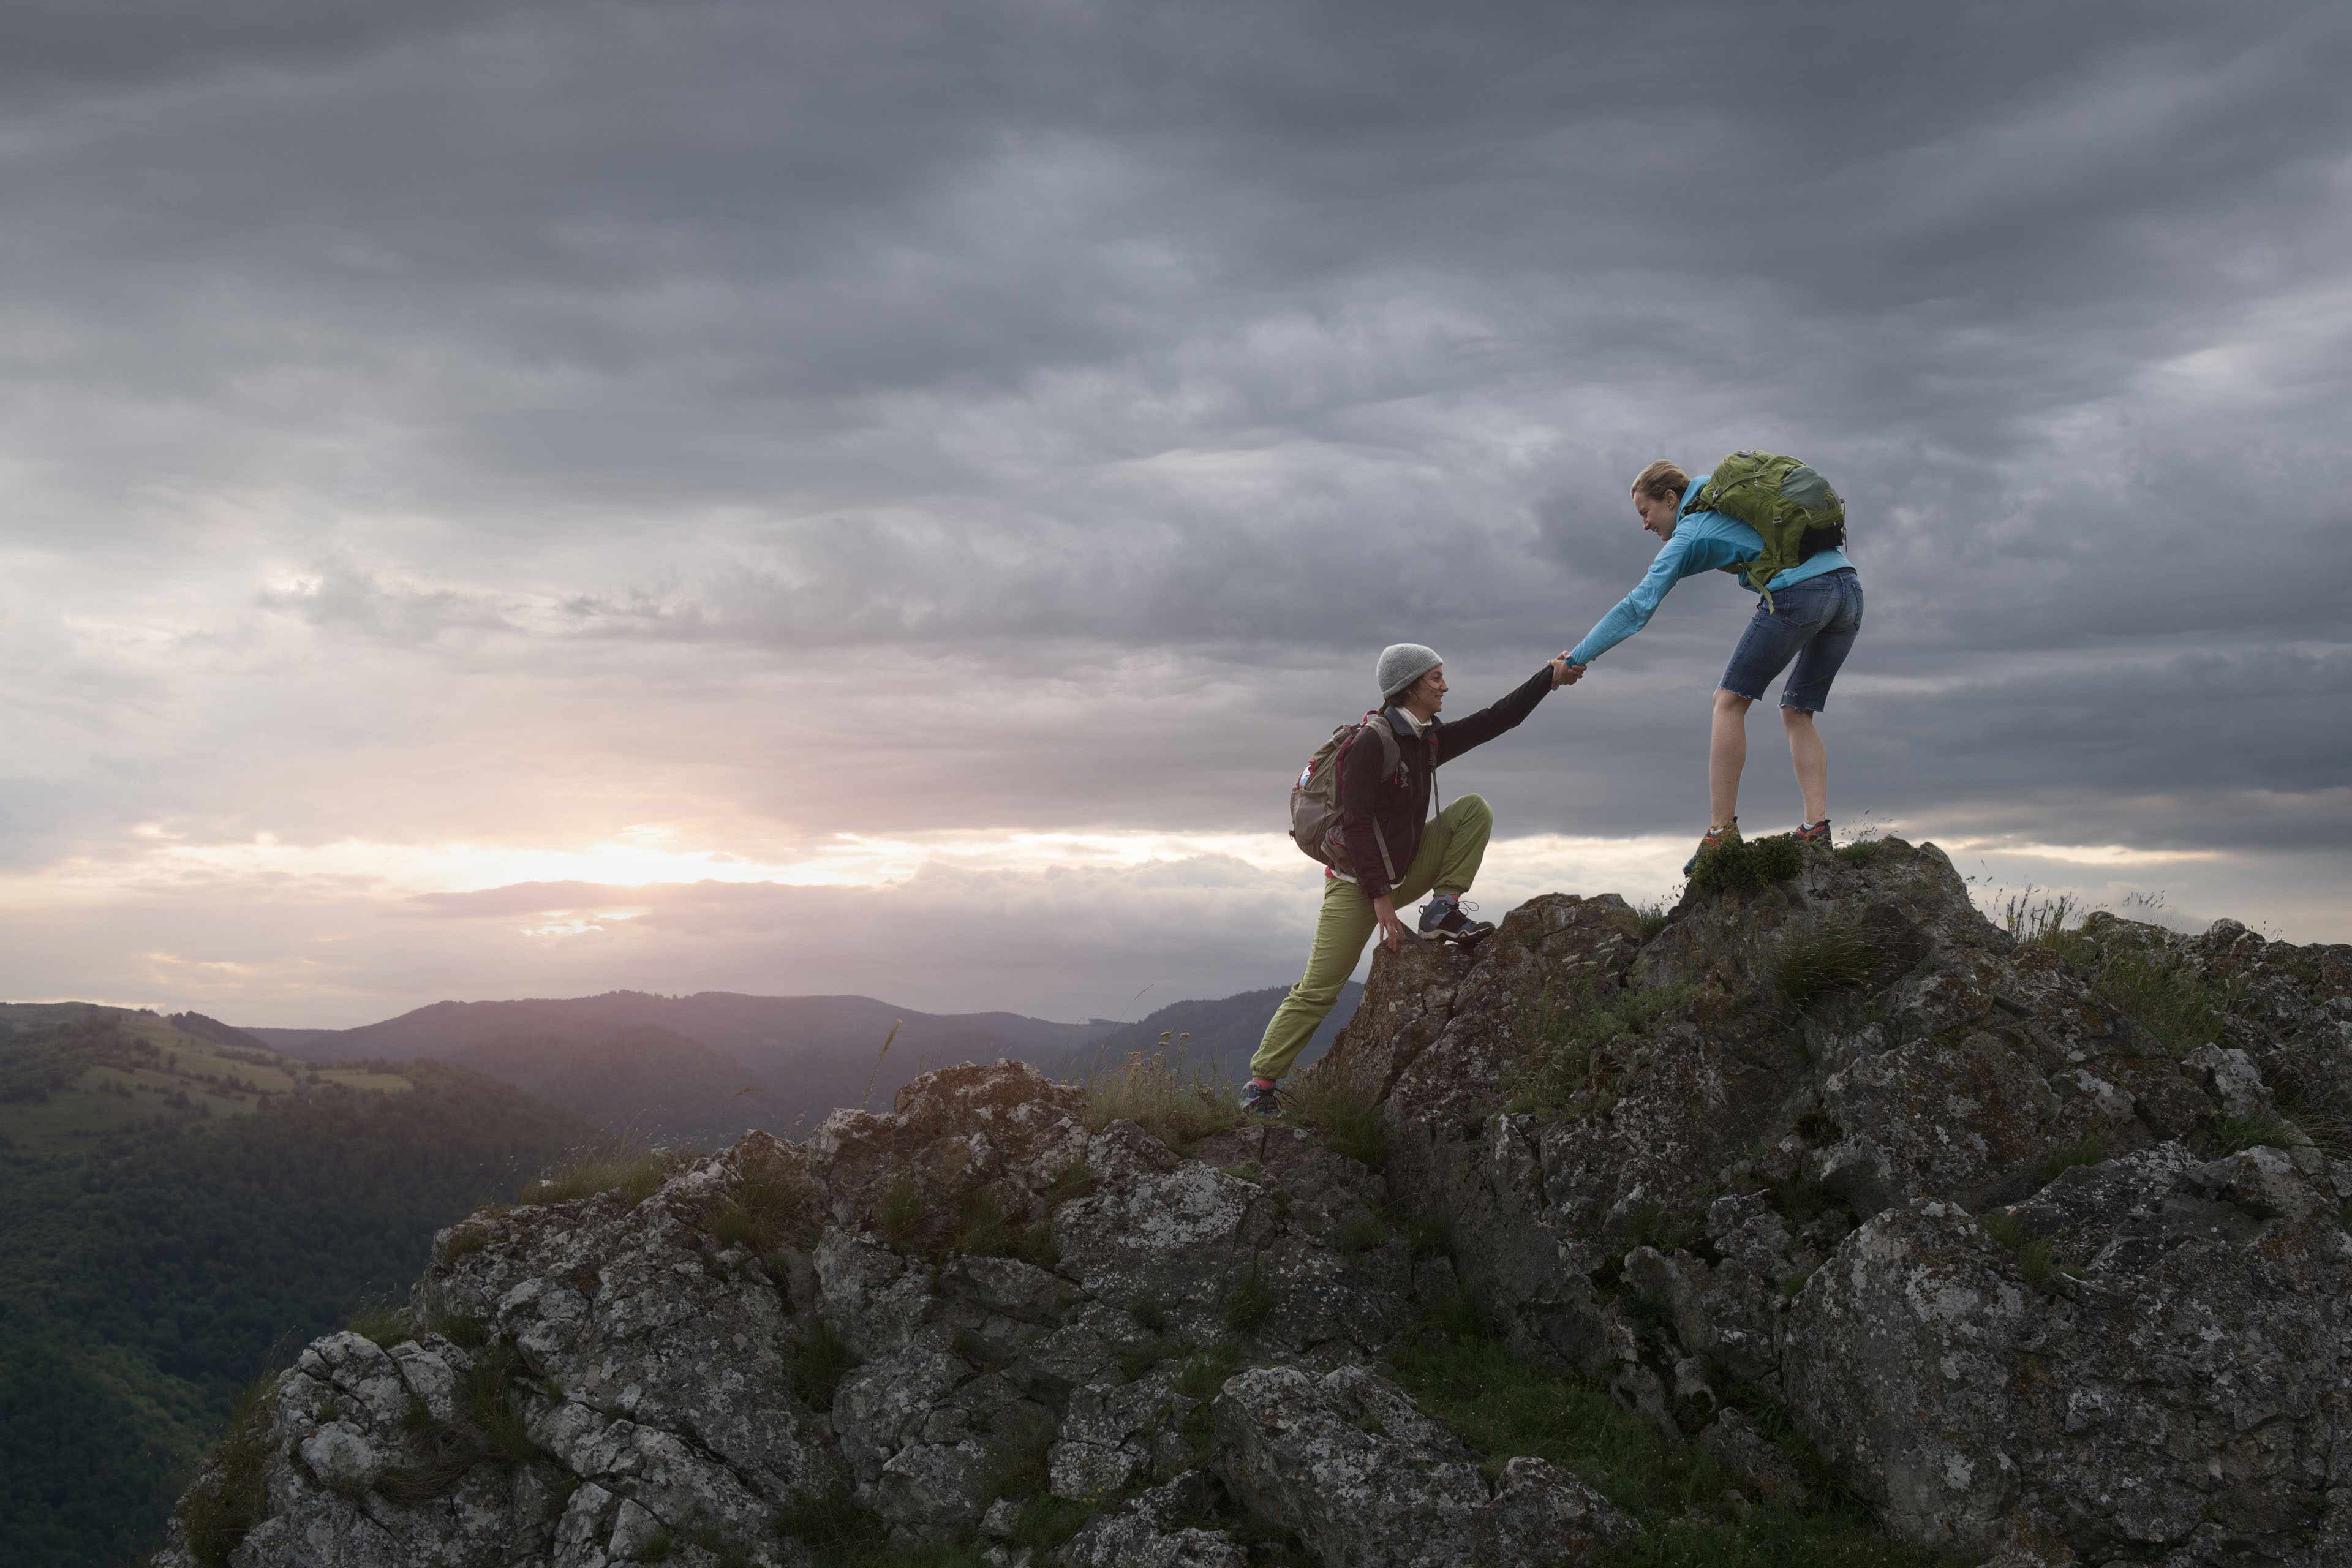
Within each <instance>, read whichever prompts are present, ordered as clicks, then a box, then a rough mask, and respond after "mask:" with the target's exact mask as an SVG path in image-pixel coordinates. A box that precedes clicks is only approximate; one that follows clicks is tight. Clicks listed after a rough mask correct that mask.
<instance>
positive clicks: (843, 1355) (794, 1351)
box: [784, 1318, 857, 1410]
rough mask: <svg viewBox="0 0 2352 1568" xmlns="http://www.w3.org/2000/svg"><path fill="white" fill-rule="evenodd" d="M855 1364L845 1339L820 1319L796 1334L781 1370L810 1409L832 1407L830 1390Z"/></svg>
mask: <svg viewBox="0 0 2352 1568" xmlns="http://www.w3.org/2000/svg"><path fill="white" fill-rule="evenodd" d="M856 1364H857V1358H856V1356H854V1355H852V1354H851V1353H850V1350H849V1342H848V1341H846V1340H845V1339H843V1338H842V1337H841V1335H840V1334H839V1333H837V1332H835V1330H834V1327H833V1325H832V1324H831V1323H828V1322H826V1321H824V1319H822V1318H818V1319H815V1320H814V1321H811V1322H810V1323H809V1324H808V1326H807V1327H805V1328H803V1330H801V1332H800V1337H799V1338H798V1339H797V1340H795V1341H793V1343H792V1345H791V1347H790V1348H788V1349H787V1350H786V1351H785V1352H784V1371H785V1374H786V1375H787V1376H788V1377H790V1378H791V1380H792V1384H793V1393H794V1394H799V1395H800V1396H801V1402H802V1403H803V1404H804V1405H807V1406H808V1407H809V1408H810V1409H812V1410H830V1409H832V1408H833V1395H834V1391H835V1389H838V1388H839V1387H840V1386H841V1380H842V1379H843V1378H845V1377H847V1376H848V1375H849V1373H850V1371H851V1369H852V1368H854V1367H856Z"/></svg>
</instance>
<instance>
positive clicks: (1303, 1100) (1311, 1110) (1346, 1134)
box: [1288, 1057, 1389, 1171]
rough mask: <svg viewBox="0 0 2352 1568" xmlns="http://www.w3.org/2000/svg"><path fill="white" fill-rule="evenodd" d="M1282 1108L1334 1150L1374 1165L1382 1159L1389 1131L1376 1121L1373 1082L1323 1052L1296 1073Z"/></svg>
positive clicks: (1378, 1117) (1377, 1111)
mask: <svg viewBox="0 0 2352 1568" xmlns="http://www.w3.org/2000/svg"><path fill="white" fill-rule="evenodd" d="M1288 1114H1289V1115H1290V1116H1291V1117H1293V1118H1295V1119H1296V1120H1297V1121H1301V1122H1303V1123H1305V1124H1306V1125H1307V1126H1308V1127H1311V1128H1313V1129H1314V1130H1315V1131H1317V1132H1318V1133H1320V1134H1322V1137H1323V1143H1324V1146H1325V1147H1326V1148H1328V1149H1329V1150H1330V1151H1331V1152H1333V1153H1335V1154H1344V1155H1346V1156H1347V1157H1348V1158H1349V1159H1350V1160H1354V1161H1356V1162H1358V1163H1360V1164H1364V1165H1369V1166H1370V1167H1371V1168H1372V1169H1373V1170H1375V1171H1377V1170H1379V1169H1381V1166H1383V1165H1384V1164H1386V1163H1388V1157H1389V1131H1388V1128H1387V1127H1386V1126H1385V1125H1384V1124H1383V1123H1382V1122H1381V1106H1380V1099H1379V1090H1378V1088H1377V1086H1375V1085H1373V1084H1371V1083H1370V1082H1368V1081H1366V1080H1365V1079H1364V1078H1363V1076H1362V1075H1360V1074H1357V1073H1350V1072H1346V1071H1342V1070H1341V1069H1340V1068H1339V1065H1338V1064H1337V1063H1335V1062H1333V1061H1332V1060H1331V1059H1330V1058H1328V1057H1327V1058H1324V1059H1323V1060H1322V1061H1320V1062H1318V1063H1317V1064H1316V1066H1315V1067H1314V1068H1312V1069H1311V1070H1309V1071H1307V1072H1306V1073H1303V1074H1301V1075H1300V1076H1299V1078H1298V1079H1297V1084H1296V1085H1295V1086H1294V1087H1293V1089H1292V1090H1291V1102H1290V1110H1289V1112H1288Z"/></svg>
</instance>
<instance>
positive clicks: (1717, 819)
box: [1706, 687, 1749, 827]
mask: <svg viewBox="0 0 2352 1568" xmlns="http://www.w3.org/2000/svg"><path fill="white" fill-rule="evenodd" d="M1748 702H1749V699H1748V698H1745V697H1742V696H1740V695H1739V693H1738V692H1737V691H1726V690H1724V689H1722V688H1721V687H1717V688H1716V691H1715V732H1714V735H1713V737H1712V738H1711V739H1710V740H1709V742H1708V743H1707V748H1706V793H1707V810H1708V814H1709V815H1708V818H1707V824H1706V825H1707V826H1709V827H1721V826H1723V825H1724V824H1725V823H1727V822H1729V821H1730V820H1731V819H1732V818H1733V817H1735V816H1738V815H1739V773H1740V770H1741V769H1743V768H1745V767H1746V766H1747V765H1748Z"/></svg>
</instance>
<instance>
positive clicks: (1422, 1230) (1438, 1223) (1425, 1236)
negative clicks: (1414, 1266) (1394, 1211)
mask: <svg viewBox="0 0 2352 1568" xmlns="http://www.w3.org/2000/svg"><path fill="white" fill-rule="evenodd" d="M1404 1239H1405V1243H1406V1245H1408V1246H1410V1247H1412V1255H1413V1256H1414V1257H1415V1258H1451V1257H1453V1256H1454V1216H1453V1215H1449V1214H1441V1213H1438V1212H1437V1211H1435V1210H1425V1211H1423V1213H1421V1214H1417V1215H1412V1217H1411V1218H1409V1219H1407V1220H1406V1221H1405V1222H1404Z"/></svg>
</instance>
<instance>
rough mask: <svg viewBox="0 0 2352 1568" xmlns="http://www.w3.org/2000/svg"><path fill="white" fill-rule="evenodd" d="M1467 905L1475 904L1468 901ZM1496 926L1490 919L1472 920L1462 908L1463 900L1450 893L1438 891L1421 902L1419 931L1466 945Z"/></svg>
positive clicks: (1484, 936) (1470, 907) (1477, 939)
mask: <svg viewBox="0 0 2352 1568" xmlns="http://www.w3.org/2000/svg"><path fill="white" fill-rule="evenodd" d="M1467 907H1468V908H1469V909H1473V910H1475V909H1476V908H1477V907H1478V906H1477V905H1475V904H1471V905H1469V906H1467ZM1494 929H1495V922H1494V921H1474V920H1472V919H1471V918H1470V917H1469V915H1468V914H1467V913H1465V906H1464V904H1463V902H1462V900H1460V899H1459V898H1457V897H1456V896H1454V894H1452V893H1438V894H1436V895H1434V896H1433V897H1432V898H1431V899H1430V900H1429V902H1427V903H1425V904H1423V905H1422V906H1421V934H1422V935H1423V936H1433V937H1437V938H1439V939H1440V940H1442V941H1445V942H1454V943H1455V944H1456V945H1458V946H1462V947H1468V946H1471V945H1472V944H1473V943H1475V942H1480V941H1482V940H1483V939H1485V938H1486V936H1487V935H1488V934H1489V933H1490V932H1492V931H1494Z"/></svg>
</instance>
